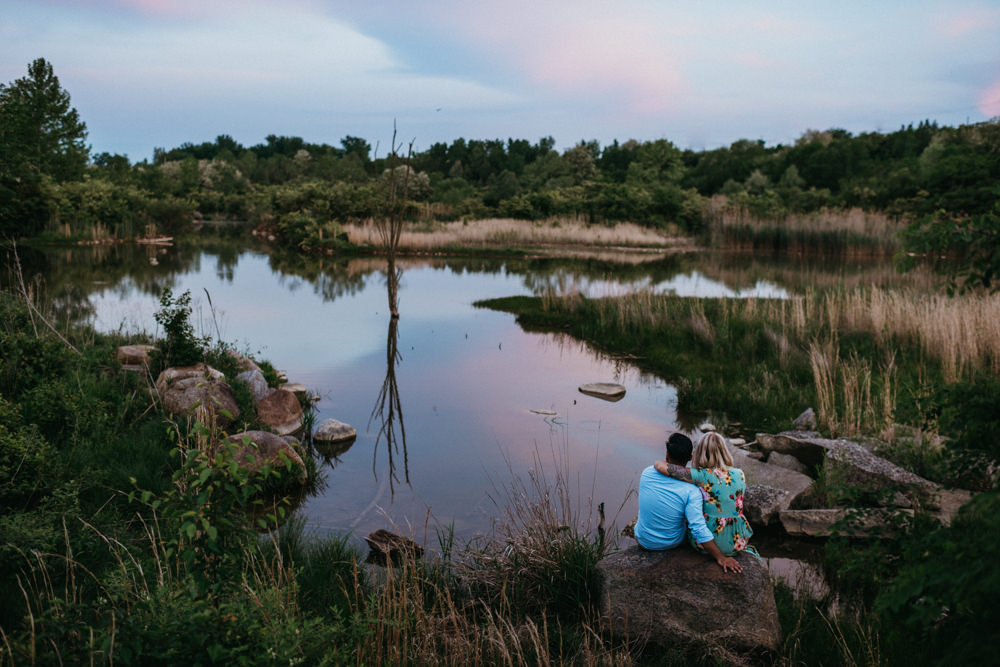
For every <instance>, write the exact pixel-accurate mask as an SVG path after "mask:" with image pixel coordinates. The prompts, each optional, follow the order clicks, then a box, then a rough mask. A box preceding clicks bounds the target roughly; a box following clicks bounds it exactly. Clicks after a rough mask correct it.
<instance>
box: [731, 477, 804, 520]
mask: <svg viewBox="0 0 1000 667" xmlns="http://www.w3.org/2000/svg"><path fill="white" fill-rule="evenodd" d="M794 499H795V498H794V497H793V496H792V494H791V493H789V492H788V491H785V490H784V489H776V488H774V487H773V486H764V485H762V484H748V485H747V488H746V490H745V491H744V492H743V516H745V517H746V518H747V521H749V522H750V526H751V527H753V526H769V525H771V524H777V523H778V515H779V513H780V512H781V510H786V509H788V508H789V507H790V506H791V504H792V500H794Z"/></svg>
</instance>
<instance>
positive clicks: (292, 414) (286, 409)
mask: <svg viewBox="0 0 1000 667" xmlns="http://www.w3.org/2000/svg"><path fill="white" fill-rule="evenodd" d="M257 417H258V418H259V419H260V420H261V421H262V422H263V423H265V424H267V425H268V426H270V427H271V428H272V429H273V430H274V432H275V433H277V434H278V435H290V434H292V433H295V432H296V431H298V430H299V429H301V428H302V406H301V405H300V404H299V399H297V398H296V397H295V394H293V393H292V392H290V391H285V390H284V389H271V390H270V391H268V392H267V393H266V394H265V395H264V397H263V398H261V399H260V400H258V401H257Z"/></svg>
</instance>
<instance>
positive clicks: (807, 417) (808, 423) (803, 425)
mask: <svg viewBox="0 0 1000 667" xmlns="http://www.w3.org/2000/svg"><path fill="white" fill-rule="evenodd" d="M792 426H793V427H794V428H795V430H796V431H815V430H816V413H815V412H814V411H813V409H812V408H806V410H805V412H803V413H802V414H801V415H799V416H798V417H796V418H795V421H794V422H792Z"/></svg>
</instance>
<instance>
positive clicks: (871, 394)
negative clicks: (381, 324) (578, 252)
mask: <svg viewBox="0 0 1000 667" xmlns="http://www.w3.org/2000/svg"><path fill="white" fill-rule="evenodd" d="M480 305H487V306H489V307H494V308H498V309H501V310H510V311H511V312H515V313H517V314H518V315H519V321H520V322H521V323H522V324H524V325H526V326H539V327H558V328H567V327H568V330H569V333H571V334H572V335H574V336H575V337H577V338H581V339H584V340H588V341H591V342H593V343H594V344H596V345H597V346H598V347H601V348H604V349H606V350H608V351H609V352H612V353H614V354H619V355H622V354H624V355H627V356H629V357H630V358H632V359H633V360H634V361H635V362H636V363H637V364H638V365H640V366H641V367H643V368H645V369H647V370H650V371H652V372H656V373H658V374H661V375H662V376H663V377H665V379H667V380H668V381H670V382H672V383H673V384H675V385H676V386H677V388H678V394H679V399H680V400H679V406H678V407H679V409H680V410H681V412H684V411H686V410H689V409H695V410H708V409H712V410H717V411H721V412H725V413H727V414H729V415H731V416H732V417H733V418H734V419H738V420H740V421H742V422H744V424H745V426H747V427H751V428H778V429H782V430H783V429H784V428H786V425H787V420H789V419H791V418H792V417H794V415H795V414H798V412H796V411H801V410H804V409H805V408H807V407H810V406H813V407H815V408H816V409H817V410H818V411H819V412H820V413H821V415H822V417H823V419H824V421H825V424H826V426H827V427H828V428H830V429H832V430H834V431H837V432H838V433H841V434H848V433H851V434H855V433H858V432H866V433H880V432H883V431H885V430H886V429H889V428H891V426H892V424H893V421H894V420H896V419H898V418H900V416H902V417H906V418H910V419H916V420H918V421H916V422H913V423H920V422H919V419H921V417H920V415H919V414H918V413H919V411H920V410H922V409H923V406H922V405H921V399H920V393H921V392H922V391H923V390H922V389H920V387H924V386H928V383H930V385H931V386H933V385H935V384H937V383H950V382H956V381H966V382H970V381H973V380H974V379H975V378H976V377H977V376H978V375H980V374H983V373H986V374H987V375H990V376H992V377H996V376H997V375H1000V295H997V294H992V295H991V294H987V293H975V294H965V295H961V296H954V297H948V296H944V295H940V294H927V293H923V292H921V291H919V290H916V289H911V288H906V289H889V288H883V287H867V288H866V287H856V288H851V289H828V290H822V291H821V290H815V289H811V290H809V291H807V292H806V293H805V294H804V295H802V296H795V297H792V298H788V299H768V298H755V297H751V298H682V297H677V296H674V295H671V294H659V293H654V292H652V291H649V290H643V291H636V292H631V293H628V294H624V295H613V296H607V297H603V298H585V297H583V296H582V295H581V294H579V293H578V292H574V291H568V292H565V293H557V292H554V291H550V292H549V293H547V294H544V295H543V296H541V297H539V298H537V299H534V300H533V299H530V298H512V299H497V300H492V301H487V302H482V303H481V304H480ZM901 398H906V403H905V405H903V406H901V405H900V403H899V400H900V399H901ZM903 407H905V410H902V412H901V408H903Z"/></svg>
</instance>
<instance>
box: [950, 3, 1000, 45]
mask: <svg viewBox="0 0 1000 667" xmlns="http://www.w3.org/2000/svg"><path fill="white" fill-rule="evenodd" d="M934 27H935V31H936V32H937V33H938V34H940V35H943V36H944V37H947V38H948V39H953V40H957V39H966V38H968V37H970V36H972V35H974V34H976V33H989V32H993V31H996V30H997V28H1000V10H996V9H986V8H983V7H970V8H965V9H960V10H957V11H950V12H949V13H948V14H947V15H946V16H944V17H942V18H941V19H940V20H938V21H935V23H934Z"/></svg>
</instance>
